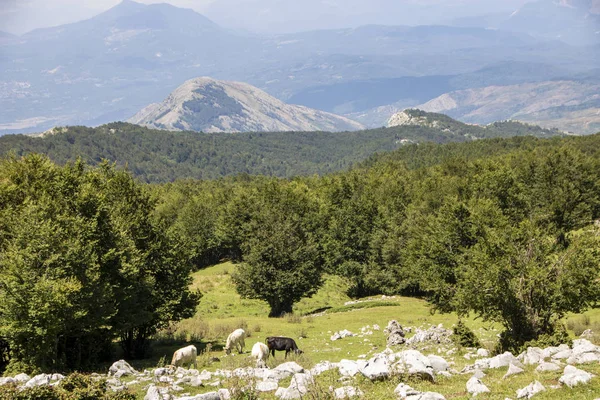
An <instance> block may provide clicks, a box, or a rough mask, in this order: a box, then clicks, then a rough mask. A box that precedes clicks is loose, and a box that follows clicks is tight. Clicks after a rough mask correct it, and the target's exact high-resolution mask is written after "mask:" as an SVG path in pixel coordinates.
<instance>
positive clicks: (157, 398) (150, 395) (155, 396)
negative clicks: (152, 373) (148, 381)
mask: <svg viewBox="0 0 600 400" xmlns="http://www.w3.org/2000/svg"><path fill="white" fill-rule="evenodd" d="M144 400H163V398H162V394H161V393H160V391H159V390H158V388H157V387H156V386H154V385H150V387H149V388H148V391H147V392H146V395H145V396H144Z"/></svg>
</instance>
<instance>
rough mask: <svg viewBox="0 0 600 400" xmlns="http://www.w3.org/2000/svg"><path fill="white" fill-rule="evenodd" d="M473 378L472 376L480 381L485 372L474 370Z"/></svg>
mask: <svg viewBox="0 0 600 400" xmlns="http://www.w3.org/2000/svg"><path fill="white" fill-rule="evenodd" d="M473 376H474V377H475V378H479V379H482V378H483V377H484V376H485V372H483V371H482V370H480V369H476V370H475V372H474V373H473Z"/></svg>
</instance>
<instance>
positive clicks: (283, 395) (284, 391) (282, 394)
mask: <svg viewBox="0 0 600 400" xmlns="http://www.w3.org/2000/svg"><path fill="white" fill-rule="evenodd" d="M275 397H279V398H280V399H281V400H293V399H301V398H302V393H300V392H299V391H298V389H294V388H291V389H290V388H282V387H280V388H279V389H277V391H276V392H275Z"/></svg>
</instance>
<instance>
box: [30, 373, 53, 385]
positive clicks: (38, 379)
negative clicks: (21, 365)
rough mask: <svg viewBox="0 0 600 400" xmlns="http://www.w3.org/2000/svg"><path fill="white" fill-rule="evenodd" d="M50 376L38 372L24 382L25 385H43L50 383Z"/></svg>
mask: <svg viewBox="0 0 600 400" xmlns="http://www.w3.org/2000/svg"><path fill="white" fill-rule="evenodd" d="M50 376H51V375H47V374H39V375H36V376H34V377H33V378H31V379H30V380H28V381H27V382H26V383H25V387H28V388H29V387H35V386H44V385H49V384H50Z"/></svg>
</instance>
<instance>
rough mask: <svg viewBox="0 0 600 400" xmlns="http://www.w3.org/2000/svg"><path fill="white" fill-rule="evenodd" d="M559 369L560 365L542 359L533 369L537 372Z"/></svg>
mask: <svg viewBox="0 0 600 400" xmlns="http://www.w3.org/2000/svg"><path fill="white" fill-rule="evenodd" d="M559 369H560V367H559V366H558V365H556V364H554V363H551V362H544V361H542V362H541V363H540V365H538V366H537V368H536V369H535V370H536V371H537V372H548V371H558V370H559Z"/></svg>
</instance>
